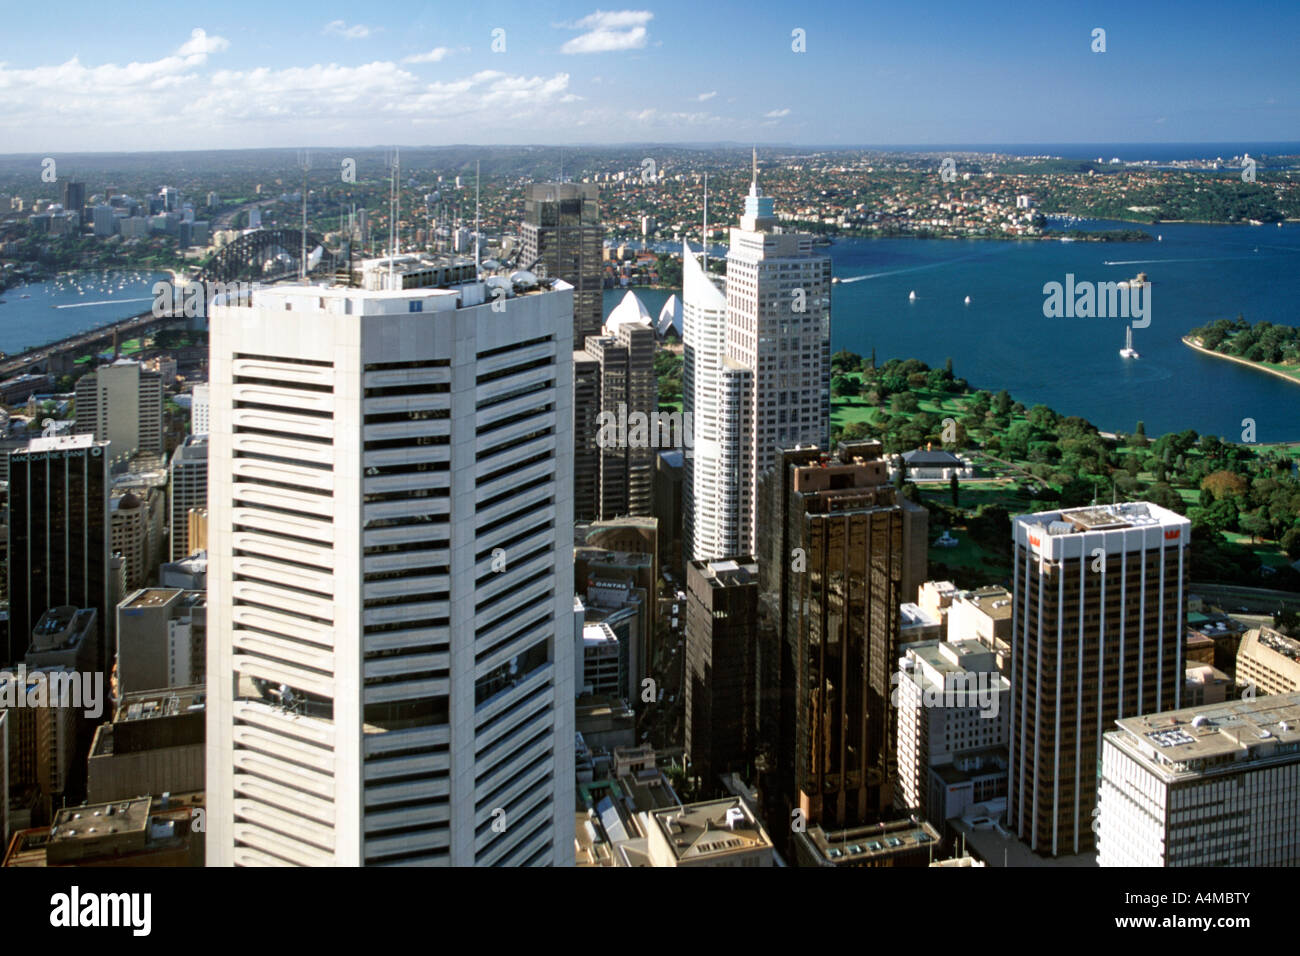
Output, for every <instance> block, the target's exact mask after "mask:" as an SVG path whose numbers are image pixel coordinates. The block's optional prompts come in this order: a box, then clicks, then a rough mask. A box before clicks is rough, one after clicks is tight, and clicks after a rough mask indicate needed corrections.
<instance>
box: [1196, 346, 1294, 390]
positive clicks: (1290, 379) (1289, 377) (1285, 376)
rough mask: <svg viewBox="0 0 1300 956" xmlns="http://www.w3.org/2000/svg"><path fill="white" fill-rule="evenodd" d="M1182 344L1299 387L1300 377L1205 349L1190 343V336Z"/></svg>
mask: <svg viewBox="0 0 1300 956" xmlns="http://www.w3.org/2000/svg"><path fill="white" fill-rule="evenodd" d="M1183 344H1184V345H1186V346H1187V347H1188V348H1190V349H1195V350H1196V351H1197V352H1200V353H1201V354H1203V355H1212V356H1214V357H1215V358H1221V359H1227V360H1228V361H1229V362H1236V363H1237V364H1238V365H1244V366H1246V367H1247V368H1253V369H1255V370H1257V371H1260V372H1267V373H1268V374H1269V375H1276V376H1277V377H1278V378H1281V379H1286V381H1288V382H1290V383H1291V384H1292V385H1300V375H1288V374H1287V373H1286V372H1279V371H1278V370H1277V369H1275V368H1269V367H1268V366H1267V365H1261V364H1259V363H1258V362H1252V361H1250V359H1244V358H1240V357H1239V356H1236V355H1225V354H1224V353H1222V352H1216V351H1214V350H1213V349H1207V348H1205V346H1203V345H1197V344H1196V343H1195V342H1193V341H1192V339H1191V337H1190V336H1187V335H1184V336H1183Z"/></svg>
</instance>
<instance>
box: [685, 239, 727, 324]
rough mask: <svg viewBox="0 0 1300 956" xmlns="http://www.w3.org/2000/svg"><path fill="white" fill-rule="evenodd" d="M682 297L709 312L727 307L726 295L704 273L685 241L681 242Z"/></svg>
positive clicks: (723, 309)
mask: <svg viewBox="0 0 1300 956" xmlns="http://www.w3.org/2000/svg"><path fill="white" fill-rule="evenodd" d="M682 298H683V299H684V300H685V301H687V302H689V303H691V304H692V305H694V306H698V307H699V308H702V309H705V310H707V311H709V312H716V311H725V310H726V308H727V297H726V296H725V295H723V294H722V291H721V290H720V289H719V288H718V287H717V286H716V285H715V284H714V282H713V280H712V279H710V278H709V277H708V276H707V275H705V274H704V269H703V268H702V267H701V266H700V260H699V259H697V258H696V257H695V253H693V252H691V247H690V246H689V245H687V244H686V243H685V242H683V243H682Z"/></svg>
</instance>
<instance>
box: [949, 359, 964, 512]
mask: <svg viewBox="0 0 1300 956" xmlns="http://www.w3.org/2000/svg"><path fill="white" fill-rule="evenodd" d="M948 361H949V362H951V361H952V359H949V360H948ZM948 489H949V490H950V491H951V492H952V506H953V507H954V508H960V507H961V501H960V498H961V482H959V481H958V480H957V473H956V472H953V475H952V477H951V478H949V479H948Z"/></svg>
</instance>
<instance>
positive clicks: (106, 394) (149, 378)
mask: <svg viewBox="0 0 1300 956" xmlns="http://www.w3.org/2000/svg"><path fill="white" fill-rule="evenodd" d="M162 408H163V386H162V377H161V376H160V375H159V374H158V373H157V372H150V371H147V370H146V369H145V368H144V367H143V366H141V364H140V363H139V362H133V361H131V360H130V359H120V360H118V361H116V362H114V363H113V364H112V365H105V366H102V367H100V368H97V369H96V370H95V371H93V372H91V373H89V374H87V375H83V376H82V377H81V378H80V379H78V380H77V423H76V425H74V426H73V432H74V433H76V434H79V435H94V436H95V440H96V441H106V442H109V450H108V454H109V460H110V462H111V463H112V465H113V467H115V468H116V467H118V466H120V465H123V464H125V462H126V461H127V460H128V459H130V458H133V457H134V456H135V455H136V454H137V453H138V452H148V453H150V454H153V455H159V456H161V455H162V454H163V430H162Z"/></svg>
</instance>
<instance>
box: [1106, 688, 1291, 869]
mask: <svg viewBox="0 0 1300 956" xmlns="http://www.w3.org/2000/svg"><path fill="white" fill-rule="evenodd" d="M1115 723H1116V725H1117V726H1118V727H1119V729H1118V730H1111V731H1110V732H1108V733H1107V734H1105V735H1104V736H1103V737H1102V747H1101V761H1100V784H1099V786H1098V798H1099V801H1098V813H1097V821H1096V830H1097V862H1098V863H1099V864H1100V865H1101V866H1198V867H1200V866H1300V693H1290V694H1281V695H1278V696H1275V697H1256V698H1255V699H1253V700H1233V701H1228V702H1226V703H1221V704H1212V705H1209V706H1205V707H1188V708H1185V709H1182V710H1174V711H1166V712H1164V713H1160V714H1147V715H1145V716H1142V717H1128V718H1125V719H1124V720H1118V721H1116V722H1115Z"/></svg>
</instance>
